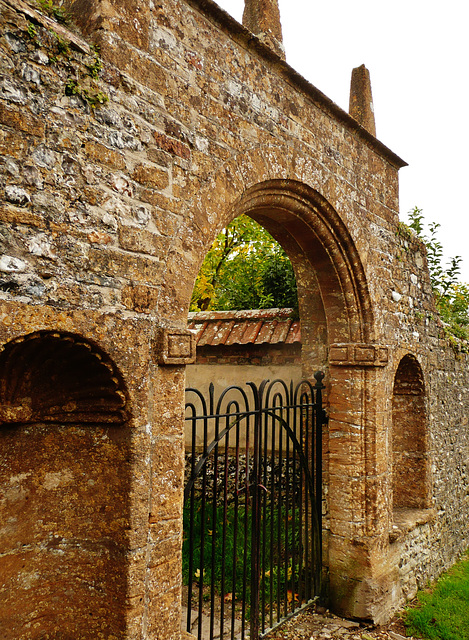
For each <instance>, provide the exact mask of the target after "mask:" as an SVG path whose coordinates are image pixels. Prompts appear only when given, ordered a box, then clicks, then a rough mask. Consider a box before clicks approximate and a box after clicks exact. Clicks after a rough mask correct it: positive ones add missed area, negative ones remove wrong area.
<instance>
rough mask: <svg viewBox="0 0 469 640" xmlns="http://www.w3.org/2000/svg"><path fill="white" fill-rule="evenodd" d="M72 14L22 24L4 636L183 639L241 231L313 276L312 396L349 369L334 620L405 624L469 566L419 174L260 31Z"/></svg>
mask: <svg viewBox="0 0 469 640" xmlns="http://www.w3.org/2000/svg"><path fill="white" fill-rule="evenodd" d="M255 4H256V3H253V2H250V3H248V4H247V5H246V6H247V7H249V6H251V8H252V7H254V6H255ZM67 6H68V8H69V10H70V11H71V13H72V17H73V25H74V26H73V25H70V26H66V25H65V26H64V25H63V24H59V23H57V22H56V21H55V20H54V18H53V16H45V15H44V14H43V13H42V12H41V11H40V10H39V9H38V7H37V5H36V4H35V3H34V4H33V3H31V4H30V3H25V2H22V1H20V0H0V125H1V126H0V199H1V204H0V241H1V254H0V345H1V347H2V351H1V353H0V418H1V425H0V450H1V454H0V477H1V482H0V510H1V511H0V522H1V523H2V524H1V526H0V575H1V580H0V629H1V630H2V633H1V635H2V638H4V640H29V639H32V638H39V637H49V638H65V637H66V638H74V640H91V639H92V638H93V639H94V638H97V637H103V638H108V639H111V638H117V639H119V640H121V639H122V640H123V639H126V640H137V639H138V640H143V639H145V640H150V639H152V640H156V639H158V640H178V639H179V638H180V618H181V537H182V533H181V531H182V493H183V482H184V427H183V403H184V387H185V367H186V365H187V364H189V363H190V362H192V361H193V359H194V344H193V341H192V338H191V334H190V333H188V331H187V316H188V309H189V302H190V297H191V292H192V288H193V285H194V282H195V279H196V276H197V273H198V271H199V268H200V265H201V263H202V260H203V258H204V255H205V254H206V252H207V251H208V249H209V247H210V246H211V244H212V242H213V240H214V238H215V237H216V235H217V234H218V233H219V232H220V231H221V230H222V229H223V228H224V226H226V224H227V223H229V222H230V221H231V220H232V219H233V218H235V217H236V216H238V215H240V214H241V213H244V214H247V215H250V216H251V217H252V218H254V219H255V220H257V221H258V222H259V223H261V224H262V225H264V226H265V227H266V228H267V229H268V230H269V232H270V233H271V234H272V235H273V236H274V237H275V238H276V239H277V240H279V241H280V242H281V244H282V246H283V247H284V249H285V250H286V252H287V254H288V256H289V257H290V259H291V261H292V264H293V267H294V269H295V274H296V279H297V285H298V292H299V300H300V310H299V311H300V319H301V333H302V345H301V367H302V372H303V375H305V376H311V374H312V373H313V372H314V371H317V370H318V369H323V370H324V371H325V372H326V378H325V382H326V384H327V404H328V413H329V417H330V420H329V425H328V429H327V432H326V433H325V434H324V468H325V477H324V495H325V499H326V503H327V512H326V514H325V518H324V531H323V541H324V545H323V548H324V554H323V566H324V575H325V592H326V598H327V601H328V605H329V606H330V607H331V608H332V609H333V610H334V611H335V612H337V613H340V614H344V615H347V616H350V617H355V618H364V619H373V620H374V621H377V622H380V621H384V620H386V619H387V618H389V616H390V615H391V614H392V612H393V611H394V610H395V609H396V607H398V606H399V605H400V604H401V603H402V602H403V600H404V598H405V597H406V596H410V595H412V594H413V593H414V592H415V588H416V586H417V585H421V584H423V583H425V581H426V580H428V579H429V578H432V577H434V576H436V575H438V574H439V573H440V572H441V571H442V570H443V569H444V568H446V567H448V566H449V565H450V564H451V563H452V562H453V561H454V560H455V559H456V558H457V556H458V555H459V554H460V553H461V552H462V551H463V550H464V549H465V548H467V547H468V546H469V540H468V531H467V521H468V519H469V502H468V500H467V495H468V486H469V470H468V459H469V456H468V451H469V449H468V447H469V434H468V417H467V416H468V407H469V391H468V389H469V384H468V373H467V372H468V366H467V365H468V363H467V356H466V355H464V354H461V353H455V351H454V350H453V349H452V348H451V347H450V346H448V344H447V342H446V340H445V338H444V335H443V331H442V325H441V323H440V321H439V319H438V318H437V315H436V311H435V307H434V302H433V298H432V294H431V285H430V280H429V274H428V269H427V263H426V256H425V249H424V247H423V246H422V245H421V243H420V242H419V241H417V240H416V239H415V238H413V237H412V236H411V235H410V234H408V233H405V230H403V227H402V225H399V223H398V208H399V207H398V170H399V168H400V167H402V166H403V165H404V164H405V163H404V162H403V161H402V160H401V159H400V158H399V157H398V156H397V155H395V154H394V153H393V152H392V151H390V150H389V149H388V148H387V147H385V146H384V145H383V144H382V143H380V142H379V141H378V140H377V139H376V138H375V137H374V135H373V134H372V133H370V127H369V126H368V125H367V124H366V122H365V121H359V122H357V121H356V120H355V119H354V118H353V117H352V116H351V115H349V114H347V113H345V112H344V111H342V110H341V109H339V107H337V106H336V105H335V104H334V103H333V102H332V101H330V100H329V99H328V98H327V97H326V96H324V95H323V94H322V93H321V92H320V91H319V90H318V89H316V88H315V87H312V86H311V85H310V84H309V83H308V82H307V81H306V80H304V79H303V78H301V77H300V76H299V75H298V74H297V73H296V72H295V71H294V70H293V69H291V68H290V67H289V66H288V64H287V63H286V62H285V61H284V60H283V59H282V58H281V56H279V55H278V53H279V51H278V50H277V53H276V51H275V50H273V49H272V48H271V46H275V42H273V41H271V42H269V39H268V38H267V37H263V36H262V33H261V32H264V31H265V30H264V28H263V27H262V29H261V28H260V25H261V22H262V21H261V18H259V16H258V18H256V19H257V20H258V23H256V24H258V26H259V30H257V29H256V30H255V31H256V32H255V33H251V31H249V30H248V28H247V27H249V28H253V27H252V23H251V22H250V21H248V20H247V19H246V25H247V27H246V26H242V25H240V24H238V23H237V22H236V21H234V20H233V19H232V18H230V17H229V16H228V15H227V14H226V13H225V12H223V11H222V10H221V9H220V8H219V7H218V6H217V5H216V4H215V3H214V2H211V1H210V0H171V2H161V1H160V0H153V1H150V0H132V1H130V0H109V1H106V2H103V1H101V0H75V1H73V0H70V1H69V2H67ZM257 6H258V8H260V9H262V10H263V11H264V10H265V12H264V13H263V14H262V15H263V16H264V17H263V18H262V20H264V18H266V19H267V23H266V24H267V30H269V29H270V30H271V31H272V34H271V35H272V36H273V37H274V38H275V39H276V41H277V43H278V42H280V41H281V32H280V33H279V31H278V30H277V29H278V27H279V23H278V24H277V17H276V13H275V7H276V3H274V2H272V3H267V2H259V3H258V5H257ZM272 11H273V12H274V13H275V16H274V14H273V13H272ZM272 16H273V17H272ZM261 36H262V37H261ZM367 129H368V130H367ZM409 415H411V416H412V417H413V418H414V420H412V425H410V423H409V419H408V417H409ZM410 428H413V429H414V432H413V436H414V437H413V438H412V439H410V438H409V436H408V430H409V429H410ZM410 441H412V444H410ZM402 511H404V513H402ZM417 512H418V513H417ZM18 603H21V606H19V604H18Z"/></svg>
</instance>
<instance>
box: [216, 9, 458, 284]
mask: <svg viewBox="0 0 469 640" xmlns="http://www.w3.org/2000/svg"><path fill="white" fill-rule="evenodd" d="M217 1H218V4H219V5H220V6H221V7H223V9H225V10H226V11H228V13H230V14H231V15H232V16H233V17H234V18H236V19H237V20H239V21H241V17H242V12H243V8H244V0H217ZM279 1H280V13H281V19H282V28H283V39H284V45H285V49H286V56H287V62H288V63H289V64H290V65H291V66H292V67H293V68H294V69H296V70H297V71H298V72H299V73H301V74H302V75H303V76H304V77H305V78H307V79H308V80H309V81H310V82H311V83H312V84H313V85H315V86H316V87H317V88H318V89H320V90H321V91H322V92H323V93H325V94H326V95H327V96H328V97H329V98H331V99H332V100H333V101H334V102H336V103H337V104H338V105H339V106H340V107H342V108H343V109H345V110H346V111H348V100H349V90H350V76H351V71H352V69H353V67H358V66H360V65H361V64H365V66H366V67H368V69H369V70H370V74H371V84H372V91H373V102H374V110H375V119H376V131H377V137H378V138H379V139H380V140H381V141H382V142H383V143H384V144H385V145H387V146H388V147H389V148H390V149H392V151H394V152H395V153H397V155H399V156H400V157H401V158H402V159H403V160H405V161H406V162H407V163H408V164H409V166H408V167H405V168H404V169H401V170H400V172H399V175H400V217H401V219H402V220H404V221H406V219H407V212H408V211H409V210H410V209H412V208H413V207H414V206H418V207H420V208H421V209H423V213H424V216H425V219H426V220H427V221H428V222H439V223H440V224H441V229H440V232H439V239H440V241H441V242H442V244H443V248H444V249H445V254H446V256H447V257H452V256H456V255H460V256H461V257H462V258H463V263H462V270H461V271H462V274H461V279H462V280H463V281H466V282H469V198H467V197H466V191H467V190H468V188H469V177H468V172H469V160H468V158H469V124H468V122H469V104H468V103H469V100H468V98H469V35H468V29H469V20H468V16H467V3H466V2H465V1H464V0H447V1H446V2H444V3H436V2H428V0H426V1H424V0H393V1H392V2H377V1H376V0H353V1H351V0H328V1H325V0H279Z"/></svg>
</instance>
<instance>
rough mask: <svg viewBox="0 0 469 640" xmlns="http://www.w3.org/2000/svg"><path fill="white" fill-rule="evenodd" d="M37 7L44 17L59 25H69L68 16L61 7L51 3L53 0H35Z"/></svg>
mask: <svg viewBox="0 0 469 640" xmlns="http://www.w3.org/2000/svg"><path fill="white" fill-rule="evenodd" d="M37 4H38V7H39V9H40V10H41V11H43V12H44V13H45V14H46V15H48V16H50V17H51V18H54V19H55V20H57V22H60V23H61V24H65V25H66V24H69V22H70V14H69V13H68V11H66V10H65V9H64V8H63V7H62V6H60V5H59V4H56V3H55V2H53V0H37Z"/></svg>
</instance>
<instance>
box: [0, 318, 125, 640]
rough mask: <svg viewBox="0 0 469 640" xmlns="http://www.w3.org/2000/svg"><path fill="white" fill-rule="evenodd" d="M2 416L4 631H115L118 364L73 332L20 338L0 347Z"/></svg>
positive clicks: (121, 520)
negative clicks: (0, 350) (1, 348)
mask: <svg viewBox="0 0 469 640" xmlns="http://www.w3.org/2000/svg"><path fill="white" fill-rule="evenodd" d="M0 419H1V423H0V452H1V459H2V464H1V466H0V486H1V487H2V489H1V493H2V496H1V497H2V499H1V500H0V504H1V509H2V514H1V521H2V527H1V531H0V554H1V555H2V558H3V560H2V563H3V569H4V572H3V579H2V582H3V584H2V587H1V588H0V618H1V619H2V621H3V622H4V624H5V626H4V629H5V631H6V632H7V635H6V636H4V637H5V640H13V639H14V640H22V639H26V638H32V637H43V636H44V637H50V638H59V637H60V638H65V637H67V638H68V637H74V638H75V637H76V638H84V637H85V636H84V635H83V630H84V629H87V630H88V631H87V633H88V635H86V637H100V636H101V634H102V637H112V636H114V637H123V635H124V633H125V625H126V622H125V611H126V606H127V604H126V603H127V600H126V599H127V574H128V568H127V564H128V560H127V551H128V540H127V535H128V529H129V521H130V505H129V492H130V432H129V428H128V419H129V413H128V399H127V392H126V389H125V385H124V382H123V380H122V378H121V376H120V374H119V372H118V370H117V368H116V367H115V365H114V364H113V362H112V361H111V360H110V358H108V357H107V356H106V354H105V353H104V352H103V351H102V350H100V349H99V348H98V347H97V346H96V345H94V344H92V343H90V342H88V341H87V340H85V339H83V338H81V337H80V336H77V335H74V334H69V333H59V332H50V331H40V332H37V333H34V334H30V335H26V336H22V337H20V338H18V339H16V340H13V341H11V342H9V343H7V344H6V345H4V347H3V350H2V352H1V353H0ZM5 621H7V623H6V622H5Z"/></svg>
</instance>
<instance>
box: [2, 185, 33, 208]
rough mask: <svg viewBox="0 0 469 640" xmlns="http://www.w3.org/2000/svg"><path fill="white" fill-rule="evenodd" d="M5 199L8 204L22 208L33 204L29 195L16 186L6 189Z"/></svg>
mask: <svg viewBox="0 0 469 640" xmlns="http://www.w3.org/2000/svg"><path fill="white" fill-rule="evenodd" d="M5 198H6V200H7V202H11V203H12V204H16V205H18V206H20V207H24V206H25V205H27V204H28V202H31V198H30V196H29V193H28V192H27V191H25V190H24V189H22V188H21V187H17V186H15V185H8V186H7V187H5Z"/></svg>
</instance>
